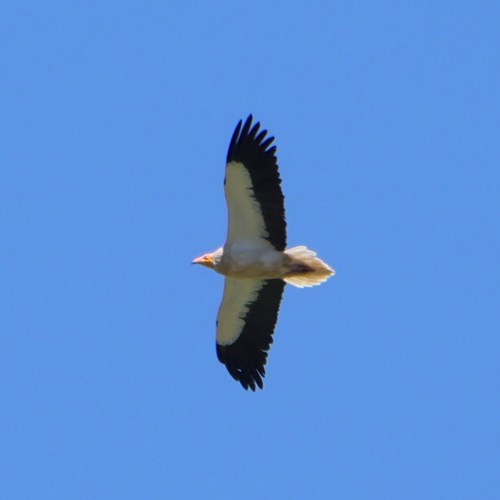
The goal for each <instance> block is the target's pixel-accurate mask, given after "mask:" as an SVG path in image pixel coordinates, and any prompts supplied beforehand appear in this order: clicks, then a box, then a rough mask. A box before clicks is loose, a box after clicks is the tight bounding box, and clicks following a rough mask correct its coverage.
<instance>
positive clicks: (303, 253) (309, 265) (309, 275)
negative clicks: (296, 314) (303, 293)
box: [283, 246, 335, 288]
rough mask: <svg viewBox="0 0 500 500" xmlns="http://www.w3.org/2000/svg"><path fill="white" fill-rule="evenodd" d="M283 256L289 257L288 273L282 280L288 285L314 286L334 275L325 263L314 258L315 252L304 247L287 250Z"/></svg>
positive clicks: (299, 286)
mask: <svg viewBox="0 0 500 500" xmlns="http://www.w3.org/2000/svg"><path fill="white" fill-rule="evenodd" d="M285 254H286V255H288V257H289V261H288V263H287V266H288V267H289V271H288V272H287V273H286V274H285V276H283V280H284V281H285V282H286V283H288V284H289V285H293V286H296V287H298V288H304V287H307V286H316V285H319V284H320V283H323V281H326V280H327V279H328V278H329V277H330V276H333V275H334V274H335V271H334V270H333V269H332V268H331V267H330V266H329V265H328V264H327V263H326V262H323V261H322V260H321V259H320V258H319V257H317V256H316V252H314V251H313V250H309V249H308V248H307V247H305V246H298V247H293V248H289V249H288V250H285Z"/></svg>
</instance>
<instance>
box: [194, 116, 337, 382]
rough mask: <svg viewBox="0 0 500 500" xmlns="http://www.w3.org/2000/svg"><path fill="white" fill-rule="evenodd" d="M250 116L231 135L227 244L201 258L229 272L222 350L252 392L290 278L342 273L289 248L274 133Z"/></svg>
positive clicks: (313, 281) (301, 280)
mask: <svg viewBox="0 0 500 500" xmlns="http://www.w3.org/2000/svg"><path fill="white" fill-rule="evenodd" d="M259 128H260V125H259V123H257V124H255V125H254V126H253V127H252V116H251V115H250V116H249V117H248V119H247V120H246V122H245V124H244V125H243V128H242V122H241V121H240V122H239V124H238V126H237V127H236V130H235V132H234V134H233V137H232V139H231V143H230V146H229V151H228V155H227V164H226V176H225V179H224V186H225V194H226V201H227V205H228V214H229V224H228V234H227V238H226V243H225V244H224V246H223V247H221V248H219V249H217V250H216V251H215V252H212V253H209V254H205V255H202V256H201V257H198V258H197V259H195V260H194V261H193V263H195V264H201V265H204V266H206V267H208V268H211V269H213V270H214V271H216V272H218V273H220V274H222V275H224V276H225V277H226V280H225V287H224V297H223V300H222V304H221V306H220V309H219V314H218V317H217V355H218V358H219V360H220V361H221V362H222V363H224V364H225V365H226V368H227V369H228V371H229V373H230V374H231V375H232V376H233V377H234V378H235V379H236V380H238V381H239V382H240V383H241V384H242V385H243V387H244V388H245V389H248V388H250V389H252V390H255V388H256V385H257V386H259V387H260V388H262V387H263V383H262V377H263V376H264V374H265V369H264V365H265V363H266V359H267V351H268V350H269V347H270V344H271V343H272V334H273V331H274V327H275V325H276V321H277V317H278V310H279V305H280V302H281V297H282V294H283V289H284V286H285V283H289V284H291V285H294V286H297V287H300V288H302V287H308V286H315V285H318V284H320V283H322V282H323V281H325V280H326V279H328V277H330V276H331V275H333V274H334V271H333V269H332V268H331V267H329V266H328V265H327V264H325V263H324V262H323V261H322V260H321V259H319V258H318V257H317V256H316V253H315V252H313V251H312V250H309V249H308V248H306V247H305V246H298V247H293V248H290V249H288V250H287V249H286V221H285V209H284V198H283V193H282V191H281V186H280V184H281V180H280V178H279V173H278V165H277V161H276V156H275V151H276V147H275V146H272V147H269V146H270V145H271V144H272V142H273V140H274V138H273V137H271V138H268V139H266V135H267V131H265V130H263V131H261V132H260V133H258V132H259Z"/></svg>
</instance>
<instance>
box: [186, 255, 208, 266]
mask: <svg viewBox="0 0 500 500" xmlns="http://www.w3.org/2000/svg"><path fill="white" fill-rule="evenodd" d="M191 264H201V265H202V266H208V267H210V266H211V265H212V264H213V259H212V256H211V255H202V256H201V257H196V259H194V260H193V262H191Z"/></svg>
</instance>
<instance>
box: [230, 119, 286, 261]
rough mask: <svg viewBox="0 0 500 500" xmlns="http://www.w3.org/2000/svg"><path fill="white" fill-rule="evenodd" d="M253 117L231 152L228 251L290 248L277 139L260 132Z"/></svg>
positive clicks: (233, 140)
mask: <svg viewBox="0 0 500 500" xmlns="http://www.w3.org/2000/svg"><path fill="white" fill-rule="evenodd" d="M259 128H260V124H259V123H258V122H257V123H256V124H255V125H253V126H252V115H250V116H249V117H248V118H247V120H246V121H245V124H244V125H243V127H242V122H241V121H240V122H239V123H238V125H237V127H236V129H235V131H234V134H233V137H232V138H231V142H230V144H229V149H228V152H227V163H226V175H225V178H224V191H225V194H226V202H227V208H228V212H229V214H228V215H229V223H228V233H227V239H226V245H225V248H229V249H231V248H232V247H233V245H235V244H236V245H242V246H244V247H263V246H264V247H265V246H269V245H272V247H274V249H276V250H279V251H283V250H285V247H286V221H285V207H284V197H283V193H282V191H281V179H280V176H279V172H278V163H277V160H276V155H275V153H276V146H271V144H272V143H273V141H274V137H269V138H267V139H266V135H267V130H262V131H261V132H260V133H259Z"/></svg>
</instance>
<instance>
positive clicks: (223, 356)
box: [216, 344, 267, 392]
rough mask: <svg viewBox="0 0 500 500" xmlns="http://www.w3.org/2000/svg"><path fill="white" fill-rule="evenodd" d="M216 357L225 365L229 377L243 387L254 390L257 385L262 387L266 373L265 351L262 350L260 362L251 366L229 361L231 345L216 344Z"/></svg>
mask: <svg viewBox="0 0 500 500" xmlns="http://www.w3.org/2000/svg"><path fill="white" fill-rule="evenodd" d="M216 349H217V358H218V359H219V361H220V362H221V363H223V364H224V365H225V366H226V369H227V371H228V372H229V374H230V375H231V377H233V378H234V380H236V382H239V383H240V384H241V386H242V387H243V389H245V390H246V391H248V389H250V390H251V391H253V392H255V391H256V389H257V387H258V388H259V389H264V380H263V378H264V377H265V375H266V369H265V368H264V365H265V363H266V361H267V352H262V362H261V363H258V364H257V365H254V366H252V367H250V366H248V367H241V366H239V365H240V364H239V363H234V362H232V361H231V355H230V354H229V352H228V351H230V350H231V346H221V345H219V344H216Z"/></svg>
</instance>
